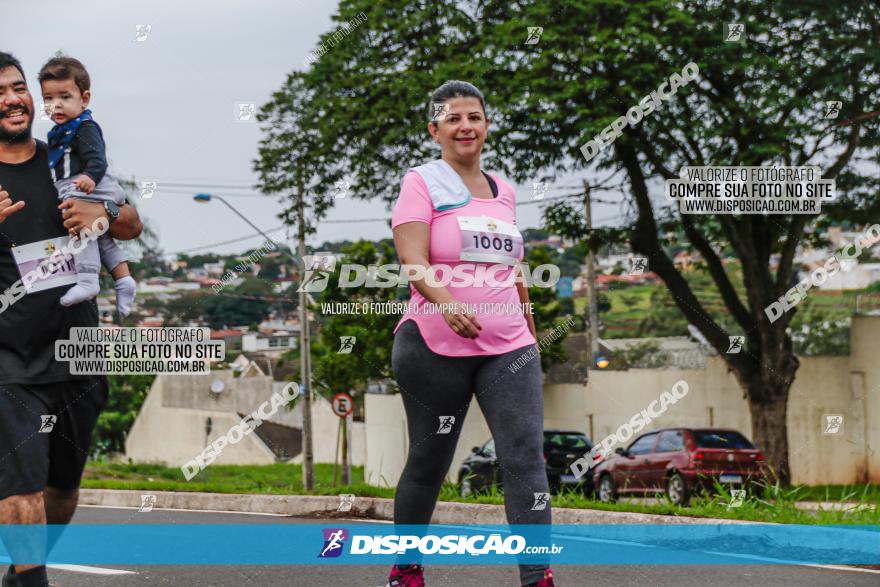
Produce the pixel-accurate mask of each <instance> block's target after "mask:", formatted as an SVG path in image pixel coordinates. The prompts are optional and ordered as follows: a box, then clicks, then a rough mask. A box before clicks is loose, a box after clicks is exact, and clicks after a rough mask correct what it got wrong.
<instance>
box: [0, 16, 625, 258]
mask: <svg viewBox="0 0 880 587" xmlns="http://www.w3.org/2000/svg"><path fill="white" fill-rule="evenodd" d="M335 10H336V2H333V1H331V0H321V1H315V0H247V1H241V0H235V1H229V0H227V1H224V2H222V3H218V2H208V1H203V0H189V1H183V0H149V1H148V2H147V1H139V0H138V1H133V0H127V1H125V2H118V1H111V0H78V1H77V2H75V3H73V4H64V5H59V4H58V3H57V1H50V0H28V1H27V2H16V3H7V4H6V5H5V6H4V23H5V25H6V28H7V29H12V31H13V32H12V33H11V34H7V35H4V39H5V40H4V42H3V43H2V45H3V46H2V47H0V50H4V51H9V52H11V53H13V54H14V55H16V56H17V57H18V58H19V59H20V60H21V62H22V65H23V66H24V69H25V73H26V75H27V78H28V82H29V84H30V87H31V92H32V93H33V94H34V101H35V105H36V106H37V107H39V103H40V101H41V100H40V92H39V86H38V84H37V81H36V75H37V72H38V71H39V68H40V66H41V65H42V64H43V63H44V62H45V61H46V60H47V59H49V58H50V57H51V56H52V55H53V54H54V53H55V52H56V51H58V50H63V51H64V52H65V53H66V54H68V55H71V56H73V57H76V58H77V59H79V60H81V61H82V62H83V63H84V64H85V65H86V67H87V68H88V70H89V73H90V75H91V78H92V94H93V98H92V104H91V109H92V112H93V115H94V117H95V120H96V121H97V122H98V123H99V124H100V125H101V127H102V128H103V131H104V137H105V139H106V141H107V147H108V155H109V159H110V165H111V170H112V171H114V172H116V173H117V174H118V175H120V176H122V177H131V176H134V177H136V178H137V180H139V181H156V182H157V183H158V188H159V189H158V192H156V193H155V195H154V196H153V197H152V198H150V199H141V200H140V201H138V202H137V204H138V208H139V210H140V213H141V216H142V218H143V219H144V220H145V222H147V223H149V225H150V226H151V227H153V229H154V230H156V232H157V233H158V235H159V240H160V244H161V247H162V249H163V250H164V251H165V252H166V253H171V252H177V251H183V250H188V249H191V248H194V247H200V246H202V245H208V244H212V243H218V242H221V241H226V240H230V239H235V238H237V237H242V236H246V235H249V234H252V233H253V230H252V229H250V228H249V227H248V226H247V225H246V224H244V223H243V222H242V221H241V220H240V219H239V218H238V217H236V216H235V215H234V214H233V213H232V212H231V211H230V210H228V209H227V208H225V206H223V205H222V204H221V203H219V202H214V203H210V204H198V203H195V202H193V201H192V195H193V194H194V193H196V192H204V191H211V192H214V193H217V194H222V195H227V194H233V193H242V190H241V189H231V188H223V187H216V186H238V187H240V188H247V186H253V185H254V183H255V182H256V177H255V175H254V173H253V172H252V171H251V165H252V161H253V159H254V158H255V157H256V154H257V144H258V141H259V138H260V131H259V126H258V123H256V122H253V123H246V122H239V121H237V113H238V104H241V103H256V104H257V105H258V107H259V105H260V104H262V103H264V102H265V101H267V99H268V98H269V96H270V94H271V93H272V92H273V91H274V90H276V89H277V88H278V87H280V85H281V83H282V82H283V81H284V79H285V76H286V74H287V73H289V72H290V71H291V70H293V69H298V68H302V62H303V59H304V58H305V57H306V56H307V55H308V53H309V51H311V50H312V49H313V48H315V47H316V45H317V41H318V37H319V35H320V34H321V33H322V32H324V31H327V30H329V29H330V28H331V26H332V23H331V20H330V16H331V14H332V13H333V12H335ZM137 25H149V27H150V30H149V33H148V34H147V35H146V38H145V39H144V40H142V41H137V40H135V39H136V29H137ZM363 26H369V22H367V23H365V24H364V25H363ZM430 89H431V88H426V89H425V91H426V93H427V92H429V91H430ZM50 127H51V123H49V122H41V121H37V122H35V124H34V134H35V136H36V137H37V138H40V139H42V140H45V138H46V133H47V132H48V131H49V128H50ZM490 140H491V139H490ZM489 171H492V170H491V169H490V170H489ZM572 183H579V182H573V178H568V179H566V180H564V181H563V180H560V182H559V183H558V184H557V185H571V184H572ZM169 184H178V185H174V186H173V187H172V185H169ZM179 184H192V187H182V186H180V185H179ZM516 187H517V192H518V193H517V197H518V199H519V200H520V201H523V202H526V201H530V200H531V195H532V186H531V185H528V186H516ZM245 191H246V190H245ZM557 194H559V192H554V193H551V192H548V194H547V195H548V196H550V195H557ZM229 201H230V202H231V203H232V204H233V205H235V206H236V207H237V208H239V209H240V210H241V211H242V213H244V214H245V215H246V216H247V217H249V218H250V219H251V220H252V221H253V222H254V223H255V224H256V225H257V226H259V227H260V228H263V229H265V230H268V229H271V228H275V227H278V226H281V221H280V220H279V219H278V218H277V217H276V216H277V214H278V213H279V212H280V210H281V206H280V205H279V204H278V203H277V201H276V200H275V199H273V198H271V197H266V196H256V197H231V198H230V199H229ZM517 213H518V221H519V225H520V227H521V228H528V227H537V226H538V225H539V222H540V206H537V205H525V206H519V207H518V212H517ZM616 214H618V207H617V206H616V205H614V206H599V207H598V208H597V209H594V218H595V219H597V220H598V221H599V222H598V223H602V222H601V221H602V220H603V219H604V218H606V217H614V216H615V215H616ZM389 215H390V212H389V211H388V210H387V209H386V208H385V206H384V205H383V204H380V203H378V202H376V203H361V202H356V201H350V200H347V201H346V203H345V206H344V207H337V208H336V209H334V210H332V211H331V212H330V215H329V217H328V219H330V220H345V219H362V218H384V217H388V216H389ZM390 236H391V232H390V229H389V228H388V226H387V224H386V223H383V222H375V223H355V224H345V223H336V224H323V225H321V226H319V229H318V234H317V236H316V237H314V238H313V239H311V241H310V244H313V245H317V244H319V243H321V242H323V241H325V240H341V239H343V238H348V239H352V240H354V239H356V238H358V237H360V238H368V239H379V238H386V237H390ZM261 240H262V239H260V238H259V237H256V238H253V239H250V240H247V241H244V242H241V243H236V244H230V245H225V246H216V247H212V248H211V249H210V250H211V251H216V252H224V253H233V252H240V251H242V250H244V249H245V248H246V247H248V246H256V245H258V244H259V243H260V241H261Z"/></svg>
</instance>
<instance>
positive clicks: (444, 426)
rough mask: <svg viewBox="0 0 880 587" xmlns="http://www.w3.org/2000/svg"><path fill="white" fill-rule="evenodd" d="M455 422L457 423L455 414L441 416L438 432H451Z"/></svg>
mask: <svg viewBox="0 0 880 587" xmlns="http://www.w3.org/2000/svg"><path fill="white" fill-rule="evenodd" d="M453 424H455V416H440V427H439V428H437V434H449V433H450V432H452V425H453Z"/></svg>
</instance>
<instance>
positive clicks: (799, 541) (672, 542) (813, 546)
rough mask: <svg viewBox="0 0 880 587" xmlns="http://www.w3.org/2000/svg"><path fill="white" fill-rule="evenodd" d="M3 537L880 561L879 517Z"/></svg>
mask: <svg viewBox="0 0 880 587" xmlns="http://www.w3.org/2000/svg"><path fill="white" fill-rule="evenodd" d="M0 540H2V545H0V546H2V547H0V555H2V556H4V558H9V559H12V560H14V561H15V562H16V563H18V564H42V563H45V562H46V560H47V559H48V561H49V562H51V563H54V564H81V565H101V564H103V565H114V564H115V565H122V564H125V565H159V564H161V565H233V564H234V565H310V564H316V565H317V564H320V565H326V564H331V565H332V564H392V563H394V562H410V561H421V562H423V563H425V564H432V565H436V564H455V565H461V564H480V565H485V564H511V563H520V562H527V563H532V562H537V563H540V562H544V561H548V562H552V564H554V565H566V564H578V565H584V564H588V565H620V564H637V565H646V564H649V565H657V564H671V565H691V564H693V565H711V564H724V565H731V564H792V563H803V564H862V565H876V564H880V526H878V525H870V526H867V525H852V526H850V525H839V526H813V525H790V524H681V525H677V524H663V525H643V524H621V525H604V524H602V525H562V524H560V525H554V526H552V528H550V527H548V526H538V525H514V526H508V525H485V526H477V525H471V526H453V525H431V526H394V525H385V524H382V525H377V524H334V523H333V522H332V521H328V523H327V524H321V525H317V524H296V523H278V524H260V525H250V524H188V525H187V524H180V525H177V524H128V525H114V524H110V525H83V524H76V525H71V526H66V527H65V526H0ZM47 545H51V550H50V554H49V555H48V557H47V556H46V555H45V552H46V549H47Z"/></svg>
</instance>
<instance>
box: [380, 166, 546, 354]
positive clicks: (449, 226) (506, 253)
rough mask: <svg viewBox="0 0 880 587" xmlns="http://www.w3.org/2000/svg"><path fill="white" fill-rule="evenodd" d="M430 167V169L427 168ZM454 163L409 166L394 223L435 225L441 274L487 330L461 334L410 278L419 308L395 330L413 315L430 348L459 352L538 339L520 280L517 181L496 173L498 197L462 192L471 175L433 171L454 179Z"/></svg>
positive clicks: (433, 248)
mask: <svg viewBox="0 0 880 587" xmlns="http://www.w3.org/2000/svg"><path fill="white" fill-rule="evenodd" d="M438 163H442V165H439V164H438ZM423 168H427V169H424V171H423V174H420V173H419V172H420V171H422V170H423ZM451 169H452V168H451V167H449V165H448V164H446V163H445V162H442V161H441V162H434V163H432V164H428V165H426V166H422V167H420V168H416V169H413V170H410V171H409V172H408V173H407V174H406V176H405V177H404V178H403V181H402V182H401V189H400V195H399V196H398V198H397V203H396V204H395V206H394V211H393V213H392V215H391V227H392V228H395V227H397V226H400V225H401V224H406V223H407V222H424V223H426V224H428V225H429V227H430V242H429V248H428V256H429V261H430V263H431V265H432V267H434V268H437V279H438V281H441V282H443V283H444V284H445V283H446V280H449V279H451V283H450V284H449V285H446V288H447V290H448V291H449V292H450V293H451V294H452V296H453V297H454V298H455V299H456V300H457V301H459V302H461V303H463V304H467V305H468V307H469V309H471V310H474V314H475V316H476V318H477V320H478V321H479V322H480V325H481V326H482V327H483V329H482V330H480V334H479V336H478V337H477V338H474V339H470V338H464V337H462V336H459V335H458V334H456V333H455V332H454V331H453V330H452V329H451V328H450V327H449V325H448V324H447V323H446V320H445V319H444V318H443V316H442V314H440V313H439V311H437V309H436V308H435V307H434V306H433V304H432V303H431V302H429V301H428V300H426V299H425V298H424V296H422V294H420V293H419V292H418V290H416V288H415V287H413V286H412V285H410V292H411V300H410V309H411V310H413V311H411V312H409V313H406V314H404V315H403V316H402V317H401V319H400V322H398V324H397V326H396V327H395V328H394V332H397V329H398V328H400V326H401V324H403V323H404V322H405V321H407V320H413V321H414V322H415V323H416V325H418V327H419V331H420V332H421V335H422V337H423V338H424V339H425V343H426V344H427V345H428V348H430V349H431V350H432V351H434V352H435V353H437V354H440V355H447V356H453V357H466V356H474V355H500V354H504V353H507V352H509V351H512V350H515V349H518V348H522V347H524V346H527V345H531V344H535V342H536V341H535V337H534V336H532V333H531V332H530V331H529V328H528V323H527V322H526V318H525V315H524V314H523V311H528V310H527V309H526V310H523V309H521V306H520V300H519V294H518V293H517V289H516V282H515V281H514V279H515V277H516V271H517V265H518V263H519V262H520V261H521V260H522V258H523V241H522V236H521V235H520V233H519V231H518V230H517V229H516V196H515V194H514V190H513V187H512V186H510V185H509V184H508V183H507V182H505V181H503V180H501V179H499V178H498V177H496V176H495V175H491V174H490V175H491V177H492V179H493V180H495V184H496V185H497V187H498V196H497V197H496V198H493V199H491V200H489V199H483V198H474V197H471V195H470V193H468V192H467V190H466V188H464V190H463V191H461V188H463V186H464V182H462V181H461V178H457V174H455V177H452V178H451V181H446V182H444V180H443V179H442V178H441V179H439V180H438V179H436V177H435V176H433V175H432V173H433V172H434V171H440V172H441V174H445V175H446V176H447V180H450V177H451V176H450V174H449V172H450V170H451ZM452 173H454V171H453V172H452ZM423 175H424V177H423ZM425 178H427V181H428V182H429V183H430V184H431V185H430V187H429V185H428V183H426V180H425ZM455 178H457V181H455ZM459 183H460V185H459ZM432 196H433V199H432ZM438 206H439V207H440V208H441V209H440V210H438V209H437V207H438ZM438 266H442V267H438ZM488 269H491V275H489V273H490V272H489V271H487V270H488ZM475 274H476V275H482V276H483V277H485V279H483V280H482V283H481V282H480V279H476V280H472V279H471V280H469V277H470V276H472V275H475ZM459 277H461V279H459ZM465 280H468V281H470V283H466V282H465ZM462 284H465V285H464V286H461V285H462Z"/></svg>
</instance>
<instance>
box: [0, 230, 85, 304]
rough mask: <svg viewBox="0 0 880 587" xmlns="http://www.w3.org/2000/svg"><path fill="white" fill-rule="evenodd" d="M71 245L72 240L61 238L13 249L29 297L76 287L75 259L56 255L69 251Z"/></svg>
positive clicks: (65, 237)
mask: <svg viewBox="0 0 880 587" xmlns="http://www.w3.org/2000/svg"><path fill="white" fill-rule="evenodd" d="M69 241H70V237H67V236H59V237H57V238H52V239H47V240H42V241H37V242H34V243H29V244H26V245H22V246H20V247H13V248H12V257H13V258H14V259H15V264H16V266H17V267H18V274H19V275H21V280H22V282H23V283H24V286H25V291H26V292H27V293H33V292H37V291H43V290H46V289H52V288H53V287H61V286H62V285H74V284H76V265H75V263H74V260H73V256H72V255H69V256H68V257H67V258H66V259H65V258H64V257H62V256H61V255H60V254H56V251H61V250H67V243H68V242H69ZM53 255H54V256H53Z"/></svg>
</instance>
